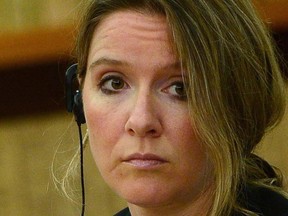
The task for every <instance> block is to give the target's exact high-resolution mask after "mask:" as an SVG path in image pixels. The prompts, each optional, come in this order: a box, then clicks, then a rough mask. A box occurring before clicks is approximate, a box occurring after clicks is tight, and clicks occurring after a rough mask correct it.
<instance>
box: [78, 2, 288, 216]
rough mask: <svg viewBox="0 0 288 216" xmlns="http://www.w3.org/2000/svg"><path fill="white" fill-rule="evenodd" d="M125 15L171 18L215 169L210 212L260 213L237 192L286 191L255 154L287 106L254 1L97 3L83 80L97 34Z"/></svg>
mask: <svg viewBox="0 0 288 216" xmlns="http://www.w3.org/2000/svg"><path fill="white" fill-rule="evenodd" d="M119 10H135V11H138V12H141V13H147V14H160V15H163V16H166V18H167V23H168V25H169V26H170V30H171V38H172V43H173V46H174V49H175V52H176V53H177V55H178V57H179V60H180V62H181V64H182V68H183V70H185V71H186V72H187V74H188V76H187V78H186V80H185V85H186V86H185V87H186V90H187V95H188V105H189V110H190V116H191V119H193V123H194V124H195V126H196V130H197V134H198V136H199V137H200V138H201V140H202V142H203V145H204V146H205V148H206V151H207V154H208V155H209V158H210V160H211V162H212V164H213V165H214V167H213V168H214V184H215V191H214V193H213V196H212V197H213V206H212V207H211V209H210V215H215V216H220V215H230V214H231V213H232V212H233V211H239V212H242V213H244V214H245V215H257V214H256V213H253V212H250V211H248V210H247V209H245V208H244V207H243V206H241V204H240V202H239V200H238V199H239V197H238V194H239V191H241V190H242V189H243V188H242V187H245V185H246V184H254V185H261V186H264V187H269V188H272V189H274V190H277V191H280V192H281V191H282V189H281V184H282V183H281V179H280V178H279V177H278V176H277V175H276V174H275V172H274V171H273V169H272V168H271V167H270V165H269V164H268V163H266V162H265V161H264V160H262V159H261V158H259V157H256V156H255V155H254V154H252V152H253V150H254V148H255V146H256V145H257V144H258V143H259V142H260V140H261V139H262V137H263V135H264V133H265V132H266V131H267V130H269V129H271V128H273V127H274V126H275V125H276V124H277V123H278V122H279V120H280V119H281V117H282V116H283V113H284V107H285V106H284V97H283V95H284V81H283V78H282V76H281V73H280V69H279V66H278V62H277V59H276V56H275V49H274V45H273V42H272V40H271V38H270V36H269V33H268V31H267V29H266V27H265V25H264V24H263V23H262V21H261V20H260V19H259V18H258V16H257V14H256V12H255V10H254V8H253V5H252V3H251V0H241V1H237V0H223V1H216V0H211V1H207V0H197V1H192V0H137V1H135V0H95V1H91V2H90V3H89V5H88V9H87V10H86V12H85V16H84V18H83V21H82V25H81V26H80V31H79V36H78V41H77V46H76V53H77V60H78V64H79V65H78V71H79V77H80V78H82V79H81V80H82V81H83V80H84V79H85V73H86V67H87V56H88V53H89V47H90V42H91V39H92V35H93V33H94V31H95V29H97V26H98V25H99V23H100V22H101V21H102V20H103V19H105V17H107V16H108V15H109V14H111V13H113V12H115V11H119ZM82 83H83V82H82ZM267 167H268V168H267ZM270 168H271V169H270ZM267 169H269V170H270V171H271V172H268V171H267ZM271 173H272V174H271ZM273 182H274V183H275V182H276V185H277V186H274V185H273V184H272V183H273ZM282 192H283V191H282ZM283 193H284V192H283Z"/></svg>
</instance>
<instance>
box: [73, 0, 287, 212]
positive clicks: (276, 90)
mask: <svg viewBox="0 0 288 216" xmlns="http://www.w3.org/2000/svg"><path fill="white" fill-rule="evenodd" d="M85 14H86V15H85V17H84V19H83V21H82V25H81V26H80V33H79V37H78V43H77V50H76V51H77V55H78V78H79V83H80V86H81V92H82V96H83V107H84V113H85V118H86V122H87V127H88V130H89V140H90V147H91V151H92V154H93V156H94V160H95V162H96V164H97V166H98V168H99V170H100V173H101V174H102V176H103V178H104V180H105V181H106V182H107V184H108V185H109V186H110V187H111V188H112V189H113V190H115V192H116V193H118V194H119V195H120V196H121V197H122V198H124V199H125V200H126V201H127V203H128V207H129V209H128V208H127V209H125V210H123V211H122V212H120V213H118V214H117V215H132V216H139V215H140V216H146V215H153V216H154V215H213V216H214V215H217V216H220V215H221V216H223V215H288V201H287V199H286V198H285V196H287V195H286V193H285V192H284V191H283V189H282V182H281V178H280V177H279V176H278V175H277V174H276V173H275V172H274V170H273V168H272V167H271V166H270V165H269V164H268V163H266V162H265V161H264V160H262V159H261V158H259V157H257V156H255V155H254V154H253V153H252V152H253V149H254V148H255V146H256V145H257V144H258V143H259V142H260V140H261V139H262V137H263V135H264V133H265V132H266V131H267V130H268V129H270V128H272V127H273V126H275V125H276V123H278V122H279V120H280V119H281V117H282V115H283V111H284V99H283V92H284V83H283V80H282V77H281V74H280V71H279V67H278V64H277V61H276V58H275V54H274V50H273V46H272V44H271V41H270V38H269V35H268V33H267V31H266V29H265V27H264V25H263V23H262V22H261V21H260V19H259V18H258V17H257V15H256V14H255V11H254V9H253V6H252V3H251V1H250V0H242V1H235V0H225V1H216V0H213V1H206V0H197V1H194V0H137V1H134V0H95V1H91V3H90V5H89V7H88V9H87V11H86V12H85Z"/></svg>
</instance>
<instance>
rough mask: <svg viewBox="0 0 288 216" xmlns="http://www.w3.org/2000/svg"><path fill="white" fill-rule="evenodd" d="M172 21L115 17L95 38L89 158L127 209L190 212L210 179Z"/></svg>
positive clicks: (87, 95)
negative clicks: (184, 208)
mask: <svg viewBox="0 0 288 216" xmlns="http://www.w3.org/2000/svg"><path fill="white" fill-rule="evenodd" d="M168 32H169V30H168V26H167V23H166V19H165V18H164V17H161V16H151V15H144V14H140V13H136V12H131V11H130V12H129V11H122V12H115V13H113V14H111V15H109V16H108V17H106V18H105V19H104V20H103V21H102V22H101V23H100V25H99V26H98V27H97V29H96V31H95V32H94V35H93V39H92V42H91V47H90V52H89V56H88V66H87V74H86V78H85V83H84V87H83V103H84V111H85V116H86V121H87V126H88V129H89V138H90V145H91V151H92V154H93V157H94V160H95V162H96V164H97V166H98V168H99V170H100V172H101V174H102V176H103V178H104V179H105V181H106V182H107V183H108V184H109V185H110V186H111V187H112V188H113V189H114V190H115V191H116V192H117V193H118V194H119V195H120V196H121V197H123V198H124V199H126V200H127V201H128V202H129V203H132V204H136V205H140V206H148V207H149V206H154V207H155V206H162V205H163V206H164V205H165V206H169V205H185V204H187V203H191V202H192V201H193V200H195V199H196V198H197V196H198V195H199V193H200V192H201V191H202V190H203V187H204V183H205V181H206V180H207V172H208V169H209V168H208V167H209V166H208V162H207V158H206V154H205V152H204V150H203V148H202V146H201V144H200V142H199V140H198V139H197V138H196V136H195V134H194V132H193V125H192V123H191V121H190V119H189V114H188V107H187V102H186V95H185V90H184V88H183V77H182V76H183V75H184V76H185V73H184V74H182V71H181V68H180V62H179V61H178V59H177V58H176V55H175V53H174V52H173V50H172V47H171V43H170V40H169V36H168Z"/></svg>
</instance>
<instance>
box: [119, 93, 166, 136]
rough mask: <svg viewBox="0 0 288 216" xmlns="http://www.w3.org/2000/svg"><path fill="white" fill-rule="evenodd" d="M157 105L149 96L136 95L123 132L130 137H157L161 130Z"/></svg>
mask: <svg viewBox="0 0 288 216" xmlns="http://www.w3.org/2000/svg"><path fill="white" fill-rule="evenodd" d="M158 108H159V107H157V103H156V101H155V99H154V98H153V97H152V96H151V95H148V94H146V95H142V96H140V95H138V96H137V98H136V99H135V100H134V101H133V104H132V108H131V109H130V112H129V117H128V119H127V122H126V124H125V131H126V132H128V133H129V134H130V135H132V136H138V137H159V136H161V134H162V131H163V128H162V125H161V120H160V116H159V114H160V112H159V110H158Z"/></svg>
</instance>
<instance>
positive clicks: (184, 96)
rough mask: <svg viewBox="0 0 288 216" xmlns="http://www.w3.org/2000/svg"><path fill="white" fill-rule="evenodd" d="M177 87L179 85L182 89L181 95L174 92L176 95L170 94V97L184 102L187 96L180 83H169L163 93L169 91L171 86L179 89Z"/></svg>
mask: <svg viewBox="0 0 288 216" xmlns="http://www.w3.org/2000/svg"><path fill="white" fill-rule="evenodd" d="M179 85H181V88H183V94H182V95H180V94H178V93H177V92H176V94H172V96H173V97H175V98H177V99H179V100H183V101H184V100H186V99H187V95H186V89H185V86H184V83H183V82H182V81H175V82H173V83H171V84H170V85H169V86H168V87H167V88H165V89H164V92H168V89H171V87H173V86H175V87H179Z"/></svg>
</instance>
